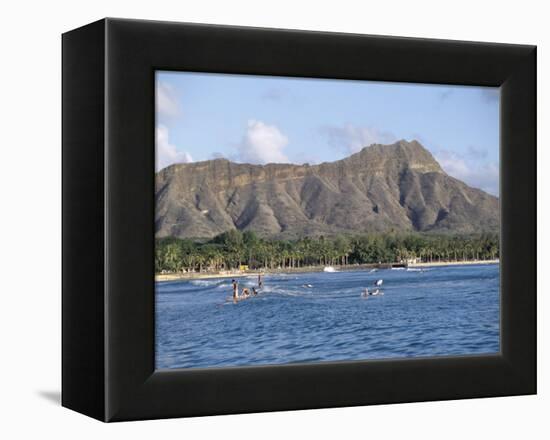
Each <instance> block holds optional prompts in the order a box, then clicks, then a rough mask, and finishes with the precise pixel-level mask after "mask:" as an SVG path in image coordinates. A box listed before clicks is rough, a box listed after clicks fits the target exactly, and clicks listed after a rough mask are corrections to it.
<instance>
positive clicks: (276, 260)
mask: <svg viewBox="0 0 550 440" xmlns="http://www.w3.org/2000/svg"><path fill="white" fill-rule="evenodd" d="M497 258H499V237H498V235H497V234H491V233H484V234H472V235H433V234H418V233H396V232H387V233H367V234H357V235H336V236H333V237H324V236H319V237H304V238H300V239H296V240H277V239H266V238H261V237H259V236H258V235H256V234H255V233H254V232H252V231H245V232H241V231H238V230H231V231H227V232H224V233H222V234H220V235H218V236H216V237H214V238H212V239H211V240H207V241H205V240H192V239H181V238H176V237H165V238H159V239H157V240H156V249H155V270H156V272H157V273H166V272H203V271H208V272H218V271H220V270H234V269H239V268H242V267H243V266H247V267H248V269H251V270H257V269H259V270H269V269H271V270H273V269H294V268H304V267H311V266H323V265H324V266H327V265H331V266H336V265H341V266H347V265H357V264H391V263H394V264H395V263H406V262H408V261H411V260H416V261H417V262H436V261H437V262H444V261H471V260H490V259H491V260H494V259H497Z"/></svg>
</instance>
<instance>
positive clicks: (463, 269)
mask: <svg viewBox="0 0 550 440" xmlns="http://www.w3.org/2000/svg"><path fill="white" fill-rule="evenodd" d="M377 279H383V280H384V283H383V285H382V287H381V289H380V290H381V291H382V292H383V293H384V295H380V296H374V297H373V296H371V297H368V298H362V297H361V292H362V291H363V290H364V288H365V287H367V286H368V287H369V289H371V288H372V287H373V286H372V285H373V283H374V281H375V280H377ZM238 281H239V290H242V288H243V287H247V286H248V287H252V286H255V285H256V276H251V277H249V278H238ZM307 284H311V286H312V287H310V288H309V287H304V285H307ZM371 290H372V289H371ZM231 292H232V290H231V279H230V278H229V279H228V278H218V279H208V280H191V281H189V280H187V281H174V282H160V283H157V284H156V356H155V358H156V368H158V369H166V368H204V367H228V366H244V365H270V364H271V365H273V364H288V363H301V362H325V361H347V360H361V359H385V358H405V357H417V356H445V355H447V356H449V355H468V354H482V353H496V352H498V351H499V321H500V318H499V297H500V295H499V266H498V265H473V266H448V267H436V268H435V267H434V268H429V269H424V271H420V270H418V269H416V270H406V269H401V270H396V269H387V270H378V271H376V272H369V271H342V272H335V273H325V272H321V273H303V274H280V275H267V276H265V277H264V287H263V289H262V290H261V291H260V294H259V295H258V296H257V297H252V298H249V299H246V300H244V301H240V302H238V303H237V304H234V303H233V302H232V300H231Z"/></svg>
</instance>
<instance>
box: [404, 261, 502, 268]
mask: <svg viewBox="0 0 550 440" xmlns="http://www.w3.org/2000/svg"><path fill="white" fill-rule="evenodd" d="M498 263H499V260H468V261H432V262H431V263H414V264H409V265H408V267H439V266H468V265H473V264H498Z"/></svg>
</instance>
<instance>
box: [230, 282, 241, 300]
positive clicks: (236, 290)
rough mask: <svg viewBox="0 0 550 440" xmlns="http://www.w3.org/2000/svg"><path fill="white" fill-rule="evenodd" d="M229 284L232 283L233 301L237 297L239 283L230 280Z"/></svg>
mask: <svg viewBox="0 0 550 440" xmlns="http://www.w3.org/2000/svg"><path fill="white" fill-rule="evenodd" d="M231 284H233V301H237V300H238V299H239V283H237V281H235V280H231Z"/></svg>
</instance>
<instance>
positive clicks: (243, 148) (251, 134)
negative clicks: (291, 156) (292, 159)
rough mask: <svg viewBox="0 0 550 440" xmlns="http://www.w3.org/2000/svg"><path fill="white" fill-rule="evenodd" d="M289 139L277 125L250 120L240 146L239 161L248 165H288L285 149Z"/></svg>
mask: <svg viewBox="0 0 550 440" xmlns="http://www.w3.org/2000/svg"><path fill="white" fill-rule="evenodd" d="M287 144H288V138H287V137H286V136H285V135H284V134H283V133H281V131H280V130H279V129H278V128H277V127H276V126H275V125H268V124H266V123H264V122H262V121H256V120H254V119H250V120H249V121H248V126H247V129H246V133H245V135H244V137H243V139H242V141H241V143H240V144H239V145H237V149H238V156H237V157H238V160H239V161H241V162H246V163H254V164H265V163H281V162H282V163H287V162H289V160H288V158H287V156H286V155H285V154H284V152H283V149H284V148H285V147H286V145H287Z"/></svg>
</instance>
